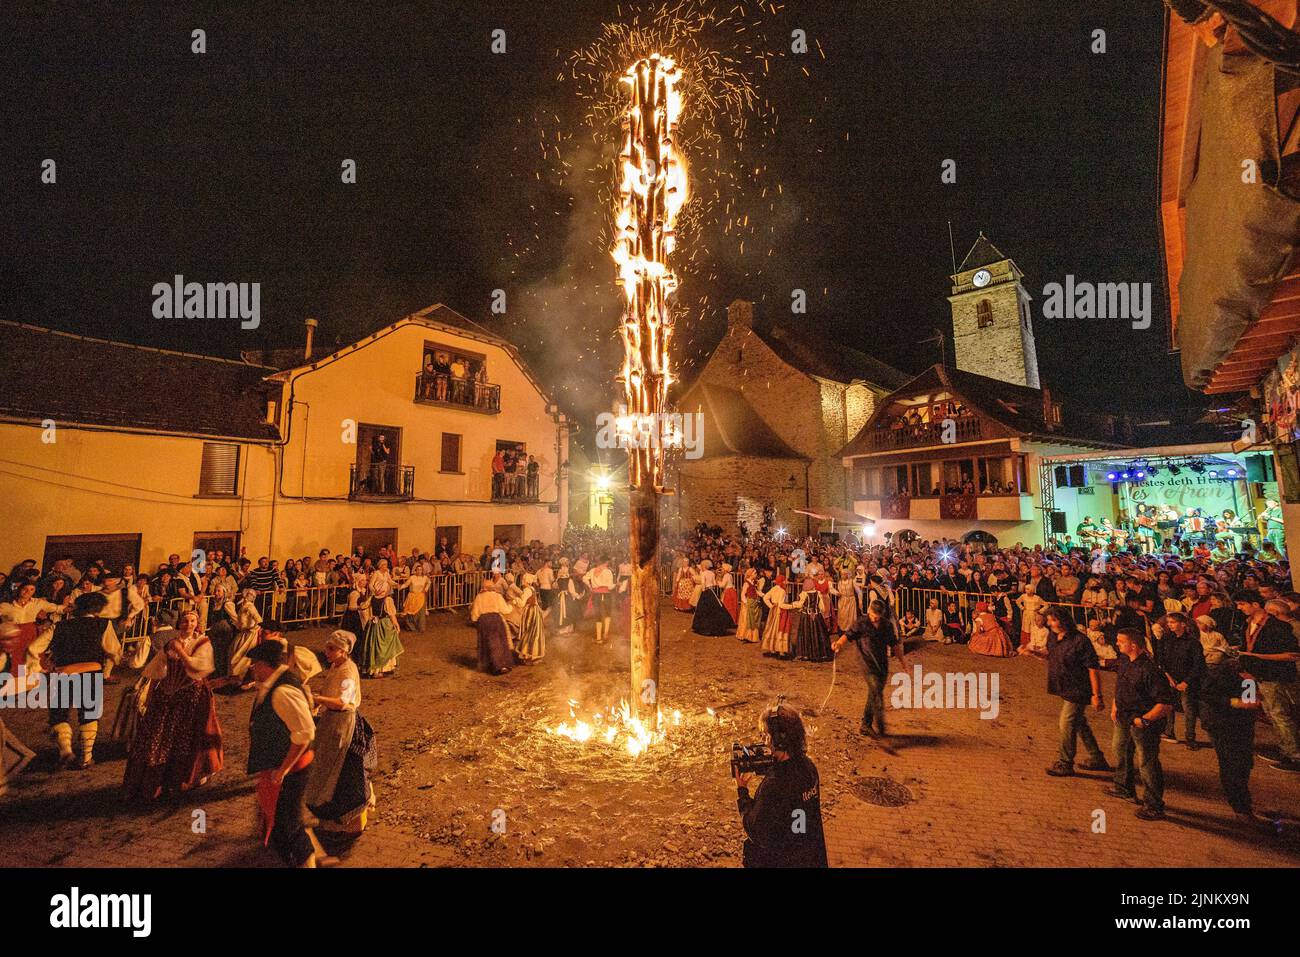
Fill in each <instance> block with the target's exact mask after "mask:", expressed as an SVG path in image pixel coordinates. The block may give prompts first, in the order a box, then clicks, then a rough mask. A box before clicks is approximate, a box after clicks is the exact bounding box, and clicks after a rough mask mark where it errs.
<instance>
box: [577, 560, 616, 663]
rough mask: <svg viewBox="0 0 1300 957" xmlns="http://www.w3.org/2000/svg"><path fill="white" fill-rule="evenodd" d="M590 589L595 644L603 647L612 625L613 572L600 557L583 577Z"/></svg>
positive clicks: (606, 561)
mask: <svg viewBox="0 0 1300 957" xmlns="http://www.w3.org/2000/svg"><path fill="white" fill-rule="evenodd" d="M583 582H584V583H585V584H586V586H587V587H588V588H590V589H591V603H592V607H593V608H594V609H595V618H596V644H598V645H603V644H604V643H605V641H606V640H607V639H608V638H609V633H610V630H611V629H612V627H613V624H614V572H613V569H611V568H610V567H609V559H608V558H607V557H605V556H604V555H602V556H601V557H600V558H599V559H598V560H597V562H596V564H595V565H594V566H593V567H592V568H591V570H590V571H588V572H587V574H586V575H585V576H584V577H583Z"/></svg>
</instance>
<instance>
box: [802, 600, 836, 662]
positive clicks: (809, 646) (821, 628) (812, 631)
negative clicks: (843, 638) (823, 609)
mask: <svg viewBox="0 0 1300 957" xmlns="http://www.w3.org/2000/svg"><path fill="white" fill-rule="evenodd" d="M796 628H797V630H796V632H795V638H794V656H795V657H796V658H799V659H801V660H803V661H830V660H831V659H832V658H834V657H835V653H834V652H833V651H831V639H830V634H829V633H828V632H827V630H826V619H825V618H823V617H822V615H821V613H820V611H819V610H817V609H816V606H814V607H813V608H812V609H811V610H808V611H804V612H801V613H800V614H799V616H798V621H797V623H796Z"/></svg>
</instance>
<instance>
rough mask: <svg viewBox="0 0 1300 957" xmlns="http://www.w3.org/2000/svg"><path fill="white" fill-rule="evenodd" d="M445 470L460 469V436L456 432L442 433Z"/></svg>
mask: <svg viewBox="0 0 1300 957" xmlns="http://www.w3.org/2000/svg"><path fill="white" fill-rule="evenodd" d="M440 468H441V470H442V471H444V472H459V471H460V436H459V435H457V434H456V433H455V432H444V433H442V465H441V466H440Z"/></svg>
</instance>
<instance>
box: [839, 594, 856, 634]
mask: <svg viewBox="0 0 1300 957" xmlns="http://www.w3.org/2000/svg"><path fill="white" fill-rule="evenodd" d="M839 602H840V607H839V610H838V611H837V612H836V613H835V614H836V623H837V624H838V625H839V630H840V631H848V630H849V629H850V628H852V627H853V624H854V622H856V621H857V620H858V596H857V595H855V594H854V593H853V592H852V591H850V592H849V593H848V594H841V595H840V598H839Z"/></svg>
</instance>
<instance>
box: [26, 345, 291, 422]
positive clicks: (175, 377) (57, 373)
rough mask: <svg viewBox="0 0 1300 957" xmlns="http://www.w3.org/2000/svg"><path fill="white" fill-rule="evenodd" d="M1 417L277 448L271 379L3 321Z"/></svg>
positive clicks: (228, 365)
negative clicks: (269, 404) (269, 410)
mask: <svg viewBox="0 0 1300 957" xmlns="http://www.w3.org/2000/svg"><path fill="white" fill-rule="evenodd" d="M0 369H3V376H4V378H3V385H2V386H0V417H4V418H8V419H19V420H24V421H29V420H37V421H41V420H44V419H52V420H54V422H55V423H56V424H65V423H66V424H69V425H74V424H75V425H94V426H106V427H117V428H122V429H144V430H149V431H157V432H169V433H174V434H178V435H211V436H214V437H224V438H238V439H251V440H255V441H263V442H266V441H273V440H275V439H277V438H278V437H279V436H278V433H277V430H276V428H275V426H272V425H267V424H266V422H265V418H266V396H267V393H268V391H270V392H276V393H278V391H279V390H278V389H277V388H268V386H267V385H266V384H265V383H264V382H263V381H262V380H263V378H264V377H265V376H267V375H270V374H271V373H272V372H273V371H274V370H272V369H269V368H266V367H264V366H254V365H249V364H247V363H244V362H239V361H236V360H231V359H215V358H211V357H209V356H199V355H192V354H189V353H184V352H170V351H167V350H165V349H154V348H150V347H147V346H137V345H131V344H129V343H125V342H109V341H107V340H104V339H90V338H87V337H85V336H78V335H73V334H71V333H66V332H58V331H55V330H53V329H44V328H41V327H39V326H29V325H24V324H22V323H17V322H8V321H3V320H0Z"/></svg>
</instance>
